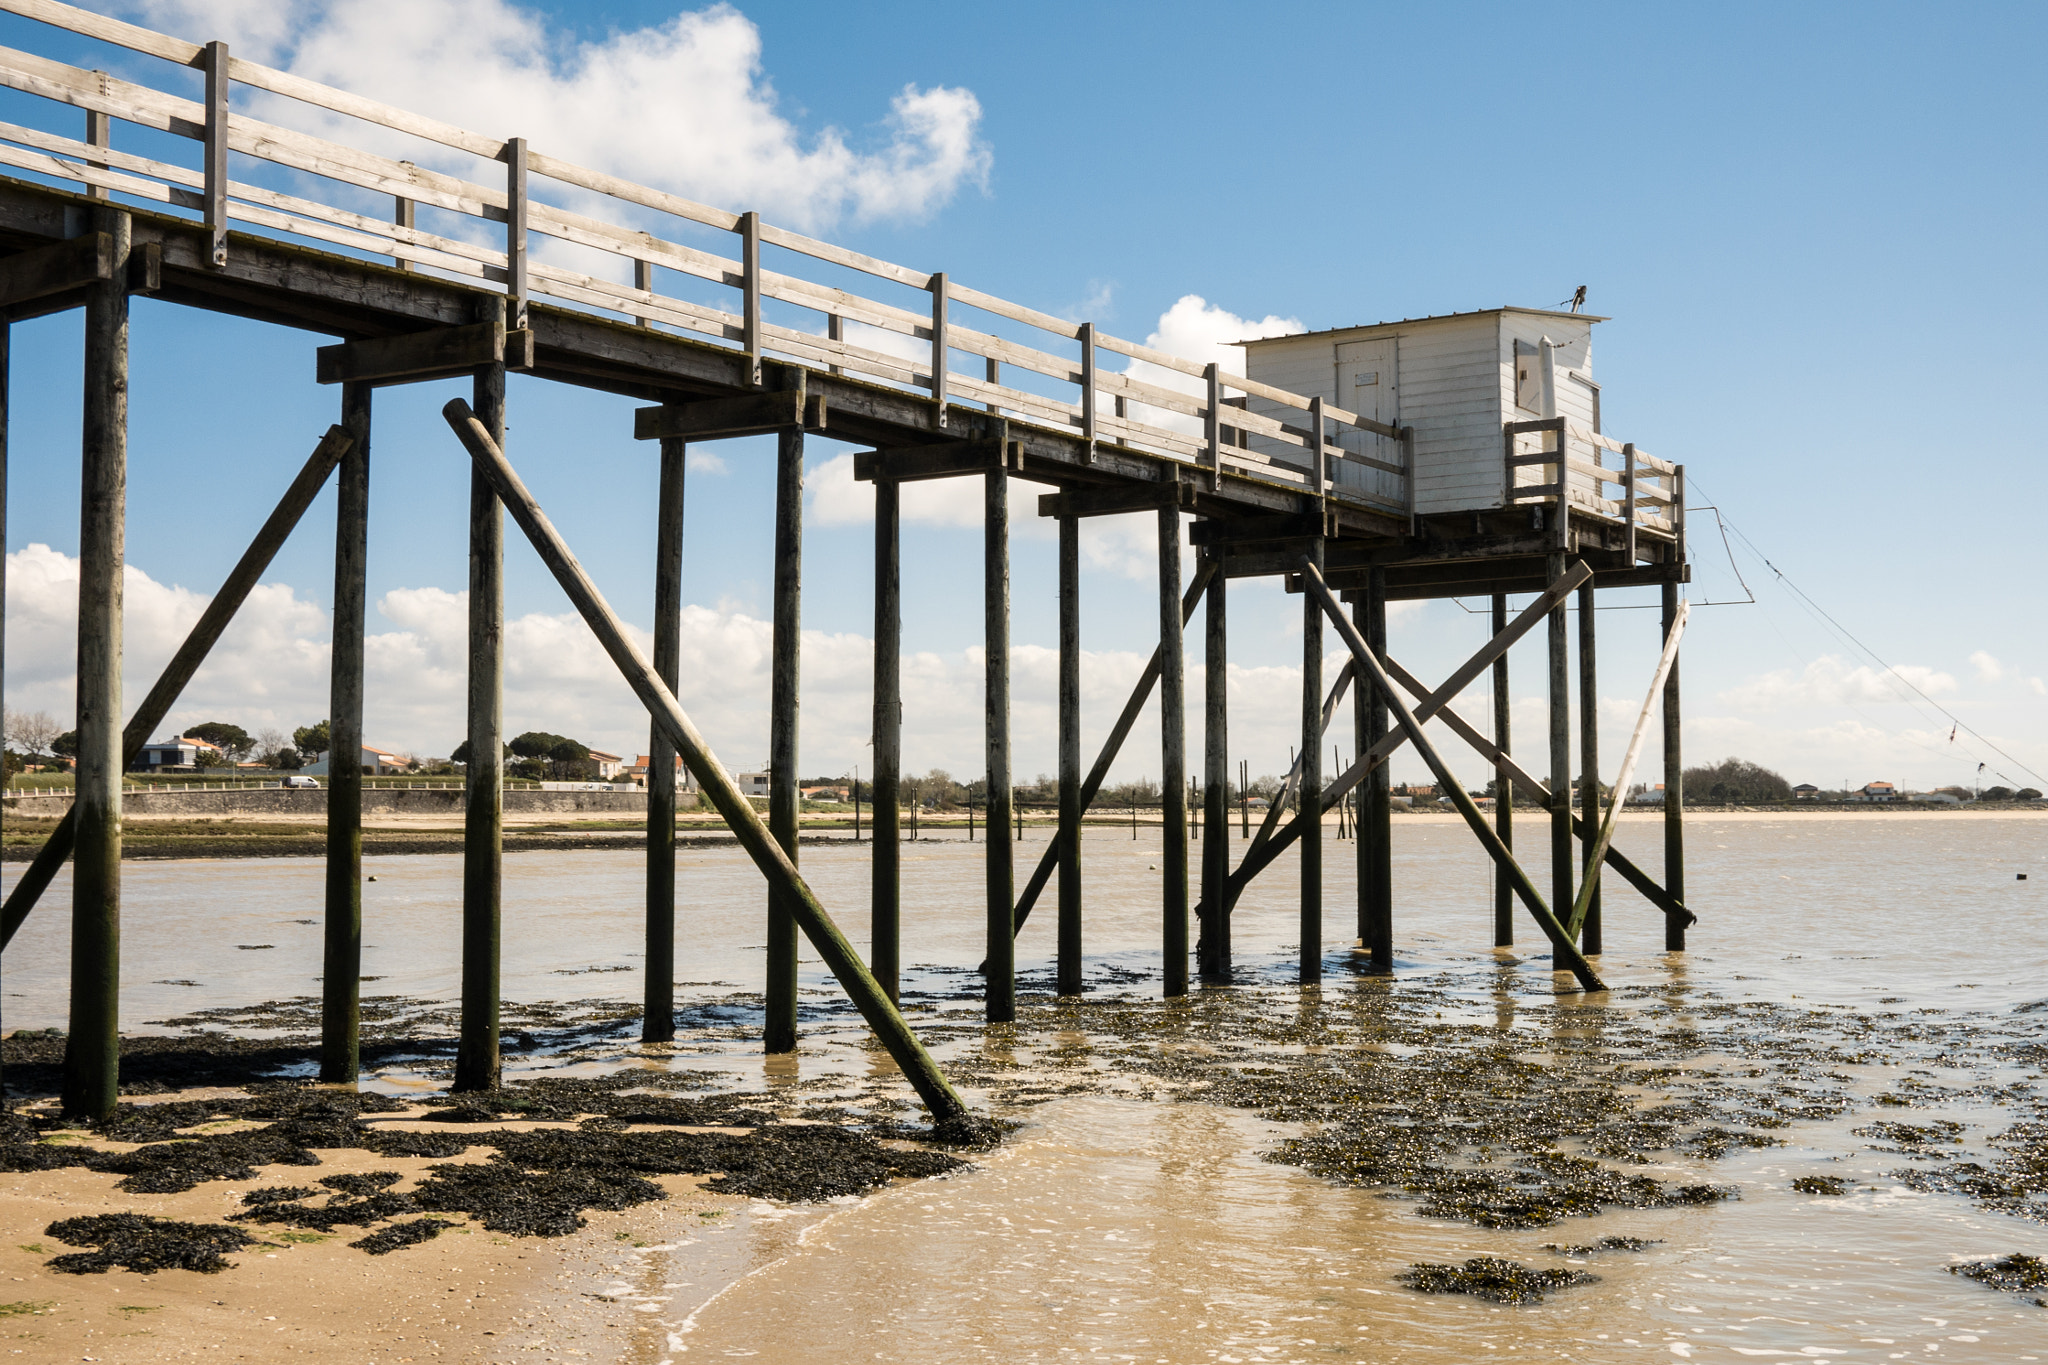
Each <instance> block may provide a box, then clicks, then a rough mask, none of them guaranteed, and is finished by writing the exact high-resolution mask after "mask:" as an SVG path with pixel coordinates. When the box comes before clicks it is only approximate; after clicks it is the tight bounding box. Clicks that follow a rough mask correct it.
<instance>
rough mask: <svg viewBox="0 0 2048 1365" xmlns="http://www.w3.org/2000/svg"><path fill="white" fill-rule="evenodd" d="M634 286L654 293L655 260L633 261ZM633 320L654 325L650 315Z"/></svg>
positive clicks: (648, 325) (644, 324)
mask: <svg viewBox="0 0 2048 1365" xmlns="http://www.w3.org/2000/svg"><path fill="white" fill-rule="evenodd" d="M633 287H634V288H635V289H637V290H639V291H640V292H641V293H643V294H652V293H653V292H654V262H652V261H634V262H633ZM633 321H634V322H636V323H638V324H639V325H640V326H642V327H652V326H653V325H654V319H653V318H648V317H636V318H634V319H633Z"/></svg>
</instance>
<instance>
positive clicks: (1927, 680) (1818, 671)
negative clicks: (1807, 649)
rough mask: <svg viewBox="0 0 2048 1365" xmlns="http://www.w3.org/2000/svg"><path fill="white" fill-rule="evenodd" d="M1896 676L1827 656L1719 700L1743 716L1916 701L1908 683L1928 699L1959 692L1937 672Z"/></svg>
mask: <svg viewBox="0 0 2048 1365" xmlns="http://www.w3.org/2000/svg"><path fill="white" fill-rule="evenodd" d="M1983 657H1986V658H1988V657H1989V656H1988V655H1986V656H1983ZM1980 669H1981V665H1980ZM1894 671H1895V672H1896V673H1897V674H1898V676H1897V677H1893V676H1892V675H1891V674H1890V673H1887V672H1885V671H1884V670H1881V669H1875V668H1871V667H1870V666H1869V665H1867V664H1859V665H1857V666H1855V667H1853V668H1852V667H1850V666H1849V664H1848V663H1847V662H1846V661H1845V660H1843V659H1841V658H1839V657H1838V656H1836V655H1832V654H1829V655H1823V656H1822V657H1820V658H1818V659H1815V660H1814V661H1813V662H1812V663H1810V664H1808V665H1807V666H1806V667H1805V668H1804V669H1800V670H1797V671H1795V670H1792V669H1780V670H1778V671H1776V672H1773V673H1763V674H1759V675H1757V676H1755V677H1752V678H1750V679H1748V680H1747V681H1746V682H1743V683H1741V684H1740V685H1738V686H1736V687H1733V688H1730V689H1728V690H1727V691H1725V692H1722V693H1721V694H1720V695H1719V697H1718V700H1719V701H1721V702H1722V703H1723V704H1724V705H1727V706H1732V707H1734V708H1736V709H1737V710H1742V711H1779V710H1785V709H1788V708H1791V707H1795V706H1848V705H1856V704H1862V703H1882V702H1903V701H1906V700H1908V699H1910V698H1912V696H1913V693H1912V690H1911V688H1909V687H1908V686H1907V684H1908V683H1911V684H1912V686H1913V687H1917V688H1918V689H1920V691H1921V692H1924V693H1926V694H1927V695H1928V696H1930V697H1938V696H1941V695H1942V694H1943V693H1946V692H1953V691H1955V690H1956V680H1955V678H1954V677H1953V676H1952V675H1950V674H1947V673H1943V672H1940V671H1938V670H1936V669H1932V668H1926V667H1923V666H1921V665H1918V664H1906V665H1904V666H1902V667H1900V668H1898V669H1896V670H1894ZM1902 680H1903V681H1902Z"/></svg>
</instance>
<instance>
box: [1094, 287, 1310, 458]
mask: <svg viewBox="0 0 2048 1365" xmlns="http://www.w3.org/2000/svg"><path fill="white" fill-rule="evenodd" d="M1305 330H1307V329H1306V328H1304V327H1303V326H1302V322H1301V319H1300V318H1283V317H1280V316H1278V315H1277V314H1273V313H1268V314H1267V315H1266V316H1265V317H1263V318H1257V319H1253V318H1242V317H1239V316H1238V315H1237V314H1235V313H1233V312H1231V311H1230V310H1229V309H1227V308H1222V307H1219V306H1217V305H1216V304H1213V303H1210V302H1209V301H1208V300H1207V299H1205V298H1203V297H1202V296H1201V295H1200V294H1183V295H1181V296H1180V298H1178V299H1176V300H1175V301H1174V304H1173V307H1171V308H1169V309H1167V310H1166V311H1165V312H1164V313H1161V314H1160V315H1159V325H1158V326H1157V327H1155V328H1153V330H1152V333H1151V335H1149V336H1147V337H1146V338H1145V344H1146V345H1147V346H1149V347H1151V348H1152V349H1153V350H1155V351H1165V352H1166V353H1168V354H1169V355H1177V356H1180V357H1181V358H1182V359H1185V360H1192V361H1194V362H1195V363H1196V364H1198V365H1209V364H1214V365H1216V366H1217V367H1218V368H1219V369H1220V370H1221V371H1222V372H1223V373H1224V374H1239V375H1241V374H1243V373H1244V349H1243V348H1242V347H1239V346H1233V345H1231V344H1230V343H1231V342H1233V341H1249V340H1252V339H1253V338H1255V337H1280V336H1293V335H1294V334H1295V333H1297V332H1301V331H1305ZM1125 373H1127V374H1129V375H1130V376H1131V378H1133V379H1136V380H1139V381H1141V382H1142V383H1146V384H1151V385H1153V386H1155V387H1157V388H1162V389H1170V390H1173V391H1174V392H1176V393H1185V394H1189V395H1191V396H1199V395H1201V394H1202V393H1204V389H1203V387H1202V381H1201V380H1199V379H1196V378H1195V377H1194V376H1192V375H1186V374H1182V373H1181V372H1180V371H1179V370H1169V369H1167V368H1166V367H1165V366H1163V365H1154V364H1152V363H1151V362H1150V361H1146V360H1133V361H1131V363H1130V364H1129V365H1128V366H1126V367H1125ZM1131 415H1132V416H1133V417H1134V418H1136V419H1138V420H1139V421H1143V422H1149V423H1151V424H1152V425H1154V426H1160V427H1165V428H1167V429H1168V430H1169V431H1179V432H1183V433H1185V434H1187V435H1190V436H1192V435H1196V434H1199V433H1200V431H1201V429H1202V424H1201V422H1200V420H1199V419H1197V418H1194V417H1189V416H1186V415H1184V414H1181V413H1174V412H1166V411H1164V410H1162V409H1159V408H1155V407H1151V406H1150V405H1148V404H1144V403H1134V404H1132V405H1131Z"/></svg>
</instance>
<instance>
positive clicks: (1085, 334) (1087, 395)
mask: <svg viewBox="0 0 2048 1365" xmlns="http://www.w3.org/2000/svg"><path fill="white" fill-rule="evenodd" d="M1081 463H1083V464H1094V463H1095V324H1094V323H1092V322H1084V323H1082V324H1081Z"/></svg>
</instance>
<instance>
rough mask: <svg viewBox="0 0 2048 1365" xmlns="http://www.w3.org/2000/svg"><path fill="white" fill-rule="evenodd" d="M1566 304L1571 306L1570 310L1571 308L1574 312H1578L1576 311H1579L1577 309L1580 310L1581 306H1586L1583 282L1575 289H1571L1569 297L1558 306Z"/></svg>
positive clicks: (1561, 306)
mask: <svg viewBox="0 0 2048 1365" xmlns="http://www.w3.org/2000/svg"><path fill="white" fill-rule="evenodd" d="M1566 306H1569V307H1570V308H1571V310H1572V311H1573V312H1574V313H1576V312H1578V311H1579V310H1580V309H1581V308H1584V307H1585V306H1586V286H1585V285H1583V284H1582V285H1580V286H1579V287H1578V288H1577V289H1575V290H1573V291H1572V296H1571V297H1570V298H1568V299H1566V300H1565V301H1564V302H1563V303H1561V304H1559V305H1558V307H1560V308H1563V307H1566Z"/></svg>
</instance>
